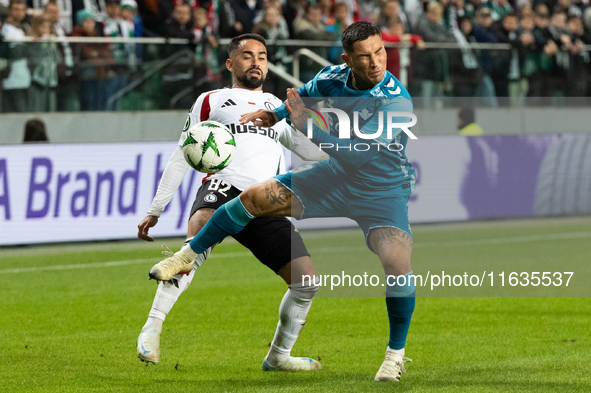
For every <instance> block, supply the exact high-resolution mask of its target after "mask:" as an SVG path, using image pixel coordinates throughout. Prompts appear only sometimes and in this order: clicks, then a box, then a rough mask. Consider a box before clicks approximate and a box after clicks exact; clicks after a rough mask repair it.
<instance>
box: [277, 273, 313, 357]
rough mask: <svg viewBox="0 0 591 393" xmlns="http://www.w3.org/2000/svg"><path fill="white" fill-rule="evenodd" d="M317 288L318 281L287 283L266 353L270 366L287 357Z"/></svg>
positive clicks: (302, 325) (303, 322)
mask: <svg viewBox="0 0 591 393" xmlns="http://www.w3.org/2000/svg"><path fill="white" fill-rule="evenodd" d="M308 284H309V283H308ZM318 288H319V285H318V282H315V283H314V284H313V285H302V283H299V284H292V285H289V289H288V290H287V292H285V295H284V296H283V300H282V301H281V305H280V306H279V322H278V323H277V330H276V331H275V337H273V342H272V343H271V349H270V350H269V353H268V354H267V362H269V364H270V365H271V366H273V367H275V366H277V365H278V364H280V363H281V362H283V361H285V359H287V358H288V357H289V355H290V353H291V348H293V345H294V344H295V342H296V340H297V339H298V336H299V334H300V331H301V330H302V328H303V327H304V324H305V323H306V317H307V316H308V311H310V307H311V306H312V300H313V299H314V296H315V295H316V292H317V291H318Z"/></svg>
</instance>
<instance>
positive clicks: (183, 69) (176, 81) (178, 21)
mask: <svg viewBox="0 0 591 393" xmlns="http://www.w3.org/2000/svg"><path fill="white" fill-rule="evenodd" d="M191 19H192V15H191V7H190V6H189V5H188V4H185V3H179V4H177V5H176V6H175V7H174V11H173V12H172V17H171V18H170V19H169V20H168V21H166V24H165V26H164V33H165V37H167V38H186V39H188V40H189V41H190V42H191V43H193V42H194V41H195V34H194V30H193V23H192V22H191ZM187 49H188V48H187V47H186V46H184V45H172V44H169V45H166V46H165V48H164V55H165V56H166V57H169V56H172V55H173V54H176V53H178V52H180V51H187ZM191 49H192V50H193V49H194V48H191ZM189 56H190V57H189ZM194 57H195V55H194V54H191V55H189V54H188V53H187V56H181V57H179V58H177V59H176V60H175V61H174V62H173V63H171V64H170V66H168V67H166V69H165V70H164V74H163V76H162V82H163V84H162V94H161V107H162V108H164V109H169V108H170V109H172V108H171V106H170V105H171V102H172V100H173V98H174V97H175V96H176V95H177V94H178V93H180V92H181V91H182V90H183V89H185V88H186V87H187V86H190V85H191V81H192V79H193V63H194ZM190 105H191V104H190V103H189V104H188V105H187V103H179V109H180V108H181V107H188V106H190Z"/></svg>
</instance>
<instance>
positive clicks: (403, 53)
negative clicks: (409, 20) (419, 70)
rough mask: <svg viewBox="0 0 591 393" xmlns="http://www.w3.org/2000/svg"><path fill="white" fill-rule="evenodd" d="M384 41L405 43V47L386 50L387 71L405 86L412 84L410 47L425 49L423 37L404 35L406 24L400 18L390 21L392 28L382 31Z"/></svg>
mask: <svg viewBox="0 0 591 393" xmlns="http://www.w3.org/2000/svg"><path fill="white" fill-rule="evenodd" d="M382 39H383V40H384V42H393V43H400V42H401V43H403V44H405V45H403V46H401V47H396V48H386V53H387V55H388V63H387V69H388V71H390V72H391V73H392V74H393V75H394V76H395V77H396V78H398V80H400V82H401V83H402V84H403V85H404V86H408V85H409V84H410V83H412V68H411V60H410V48H409V45H416V47H417V48H418V49H424V48H425V42H424V41H423V37H421V36H419V35H413V34H405V33H404V24H403V23H402V20H400V18H399V17H393V18H391V19H390V27H389V28H388V29H382Z"/></svg>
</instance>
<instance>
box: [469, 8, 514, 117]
mask: <svg viewBox="0 0 591 393" xmlns="http://www.w3.org/2000/svg"><path fill="white" fill-rule="evenodd" d="M468 40H469V41H472V42H477V43H488V44H495V43H497V42H498V40H497V37H496V35H495V33H494V29H493V20H492V11H491V10H490V8H488V7H480V8H478V9H477V10H476V18H475V20H474V25H473V27H472V31H471V32H470V33H469V35H468ZM500 55H501V53H500V51H497V50H490V49H484V50H480V51H478V58H479V63H480V65H481V69H482V72H483V74H482V75H481V77H480V82H479V86H478V90H479V92H478V95H479V96H480V97H496V92H495V86H494V79H493V78H492V75H493V74H494V73H501V74H503V73H505V71H506V70H501V71H499V70H497V67H498V66H499V61H500V59H499V56H500ZM468 95H469V94H468ZM491 102H492V101H491ZM496 105H497V101H496V100H494V104H491V106H496Z"/></svg>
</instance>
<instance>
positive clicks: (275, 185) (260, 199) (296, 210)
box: [240, 179, 302, 217]
mask: <svg viewBox="0 0 591 393" xmlns="http://www.w3.org/2000/svg"><path fill="white" fill-rule="evenodd" d="M240 201H241V202H242V204H243V205H244V208H245V209H246V210H248V211H249V212H250V214H252V215H253V216H255V217H262V216H291V217H300V215H301V213H302V205H301V203H300V201H299V200H298V198H293V199H292V197H291V191H290V190H289V188H287V187H285V186H284V185H283V184H281V183H280V182H279V181H277V180H275V179H269V180H267V181H266V182H264V183H261V184H257V185H256V186H252V187H249V188H247V189H246V190H244V192H243V193H242V194H240Z"/></svg>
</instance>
